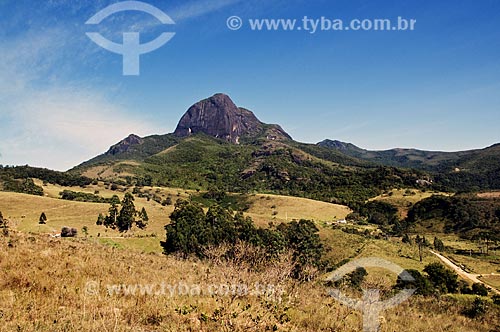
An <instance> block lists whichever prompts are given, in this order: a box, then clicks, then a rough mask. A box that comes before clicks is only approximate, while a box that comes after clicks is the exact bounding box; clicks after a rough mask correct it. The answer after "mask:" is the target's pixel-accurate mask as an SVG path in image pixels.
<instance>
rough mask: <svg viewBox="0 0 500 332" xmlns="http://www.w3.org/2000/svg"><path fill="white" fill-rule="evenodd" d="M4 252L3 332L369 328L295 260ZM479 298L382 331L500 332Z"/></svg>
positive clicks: (91, 249)
mask: <svg viewBox="0 0 500 332" xmlns="http://www.w3.org/2000/svg"><path fill="white" fill-rule="evenodd" d="M0 248H1V250H0V331H2V332H12V331H26V332H32V331H33V332H35V331H36V332H49V331H50V332H62V331H64V332H73V331H117V332H121V331H134V332H146V331H148V332H153V331H180V332H182V331H200V332H203V331H206V332H213V331H235V332H238V331H259V332H260V331H290V332H318V331H342V332H354V331H360V330H362V327H361V324H362V323H361V315H360V314H359V312H357V311H354V310H353V309H350V308H348V307H346V306H344V305H341V304H339V303H338V302H336V301H335V300H334V299H333V298H331V297H330V296H328V295H327V289H326V288H325V286H324V285H323V283H322V282H321V281H320V280H319V279H318V280H317V281H310V282H301V283H300V282H297V281H294V280H293V279H290V278H289V277H288V275H289V272H290V269H291V267H290V263H289V260H288V259H287V256H283V257H282V259H281V261H279V262H274V263H271V262H268V263H267V264H265V265H249V264H244V263H236V262H235V261H230V262H227V261H222V260H219V259H217V257H218V256H217V251H216V250H214V251H213V255H212V260H211V261H199V260H195V259H190V260H182V259H178V258H176V257H174V256H164V255H161V254H144V253H138V252H135V251H130V250H123V249H117V248H115V247H110V246H104V245H101V244H99V243H98V242H95V241H94V240H93V239H89V238H87V239H51V238H49V237H47V236H42V235H28V234H24V233H17V232H13V233H12V234H11V235H10V237H0ZM242 250H244V248H242ZM256 266H260V267H259V268H256ZM162 284H163V286H161V285H162ZM111 285H126V286H127V287H129V288H126V289H127V290H128V294H125V290H124V289H125V288H121V286H117V287H118V288H113V287H112V286H111ZM135 285H143V287H145V286H146V285H151V286H150V287H152V288H147V287H146V288H135V291H134V288H133V287H135ZM231 285H238V286H239V287H240V288H239V290H238V291H231ZM242 285H246V286H247V288H241V287H243V286H242ZM259 285H266V286H265V287H261V286H259ZM271 286H273V287H271ZM130 287H132V288H130ZM162 287H163V289H164V291H162ZM141 289H142V290H141ZM228 289H229V290H228ZM246 290H248V291H246ZM472 299H473V298H472V297H469V298H468V297H460V298H455V297H442V298H440V299H435V298H432V299H431V298H429V299H425V298H421V297H418V296H414V297H412V298H411V299H410V300H409V301H408V302H405V303H403V304H402V305H400V306H397V307H395V308H393V309H390V310H388V311H386V312H384V313H383V314H382V317H381V318H380V319H381V331H382V332H388V331H408V332H417V331H429V330H431V329H432V330H433V331H436V332H445V331H446V332H463V331H468V332H475V331H477V332H492V331H498V329H499V328H500V322H499V320H498V315H499V314H500V312H499V310H498V307H496V308H495V307H493V306H492V309H491V310H489V311H488V313H487V314H486V316H484V317H483V318H482V319H477V320H473V319H469V318H466V317H465V316H464V315H462V314H461V312H462V311H463V310H464V308H467V307H468V306H470V302H471V301H472Z"/></svg>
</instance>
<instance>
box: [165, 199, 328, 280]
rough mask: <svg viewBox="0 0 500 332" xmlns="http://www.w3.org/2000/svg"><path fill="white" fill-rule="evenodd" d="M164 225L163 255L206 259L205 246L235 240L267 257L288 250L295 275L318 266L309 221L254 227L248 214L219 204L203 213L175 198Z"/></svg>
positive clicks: (319, 254) (317, 246)
mask: <svg viewBox="0 0 500 332" xmlns="http://www.w3.org/2000/svg"><path fill="white" fill-rule="evenodd" d="M170 219H171V221H172V222H171V223H170V224H168V225H166V226H165V230H166V236H167V238H166V241H164V242H161V245H162V247H163V251H164V253H165V254H171V253H180V254H182V255H183V256H184V257H187V256H189V255H196V256H198V257H200V258H206V257H205V255H206V251H207V248H210V247H213V246H217V245H221V244H230V245H233V244H235V243H238V242H246V243H248V244H251V245H254V246H259V247H261V248H262V249H264V250H265V252H266V253H267V255H268V258H269V259H273V258H275V257H277V255H279V254H280V253H283V252H284V251H286V250H290V251H291V252H292V253H293V259H294V262H295V264H296V269H295V272H296V276H299V275H300V274H301V272H302V268H303V267H305V266H311V265H312V266H319V265H320V261H321V257H322V253H323V247H322V244H321V242H320V238H319V235H318V231H319V230H318V228H317V227H316V226H315V225H314V223H313V222H312V221H309V220H300V221H292V222H290V223H287V224H280V225H278V226H274V225H270V227H269V228H265V229H264V228H256V227H255V225H254V224H253V222H252V219H250V218H249V217H244V216H243V214H242V213H241V212H240V213H237V214H233V212H231V211H230V210H227V209H224V208H222V207H221V206H219V205H213V206H211V207H210V208H209V209H208V211H207V212H206V213H204V211H203V208H202V206H201V205H200V204H198V203H195V202H188V201H185V200H178V201H177V203H176V204H175V209H174V211H173V212H172V214H171V215H170Z"/></svg>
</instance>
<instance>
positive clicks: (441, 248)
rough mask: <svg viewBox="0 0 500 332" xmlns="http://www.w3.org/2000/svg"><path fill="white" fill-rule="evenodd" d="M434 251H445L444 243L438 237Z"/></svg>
mask: <svg viewBox="0 0 500 332" xmlns="http://www.w3.org/2000/svg"><path fill="white" fill-rule="evenodd" d="M434 249H436V250H437V251H444V249H445V248H444V244H443V241H441V240H440V239H438V238H437V237H435V238H434Z"/></svg>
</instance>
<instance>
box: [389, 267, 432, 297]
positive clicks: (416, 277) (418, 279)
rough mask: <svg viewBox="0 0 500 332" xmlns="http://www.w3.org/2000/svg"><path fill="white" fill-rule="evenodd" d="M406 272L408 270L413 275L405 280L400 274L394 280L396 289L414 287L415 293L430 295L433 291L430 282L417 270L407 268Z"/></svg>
mask: <svg viewBox="0 0 500 332" xmlns="http://www.w3.org/2000/svg"><path fill="white" fill-rule="evenodd" d="M406 272H408V273H409V274H410V275H411V276H412V277H413V280H406V279H405V278H403V274H400V275H399V276H398V279H397V282H396V286H395V288H396V289H406V288H413V289H416V291H415V294H419V295H424V296H428V295H432V294H433V293H434V287H433V286H432V283H431V282H430V281H429V279H427V278H426V277H424V276H423V275H422V274H421V273H420V272H419V271H417V270H413V269H409V270H406Z"/></svg>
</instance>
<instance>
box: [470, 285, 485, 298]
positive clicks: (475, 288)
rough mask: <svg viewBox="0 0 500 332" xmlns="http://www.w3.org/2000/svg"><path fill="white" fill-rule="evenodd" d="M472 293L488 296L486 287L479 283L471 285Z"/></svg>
mask: <svg viewBox="0 0 500 332" xmlns="http://www.w3.org/2000/svg"><path fill="white" fill-rule="evenodd" d="M472 294H475V295H480V296H488V288H486V286H485V285H483V284H481V283H475V284H473V285H472Z"/></svg>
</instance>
